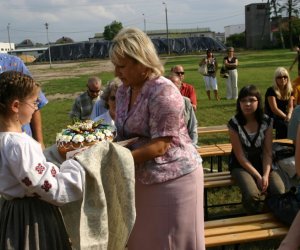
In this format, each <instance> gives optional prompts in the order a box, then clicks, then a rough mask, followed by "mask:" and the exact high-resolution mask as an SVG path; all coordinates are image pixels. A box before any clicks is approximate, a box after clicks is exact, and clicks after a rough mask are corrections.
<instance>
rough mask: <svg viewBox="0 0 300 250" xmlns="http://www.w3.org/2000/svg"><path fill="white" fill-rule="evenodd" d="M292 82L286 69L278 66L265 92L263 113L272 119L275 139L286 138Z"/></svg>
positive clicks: (290, 112) (290, 113)
mask: <svg viewBox="0 0 300 250" xmlns="http://www.w3.org/2000/svg"><path fill="white" fill-rule="evenodd" d="M292 91H293V88H292V84H291V80H290V76H289V73H288V71H287V70H286V69H285V68H283V67H278V68H277V69H276V70H275V73H274V82H273V86H272V87H269V88H268V89H267V91H266V94H265V113H266V114H267V115H269V116H270V117H271V118H273V120H274V125H273V128H274V129H275V131H276V135H275V137H276V139H283V138H287V127H288V123H289V121H290V119H291V115H292V112H293V96H292Z"/></svg>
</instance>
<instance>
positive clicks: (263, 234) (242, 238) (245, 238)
mask: <svg viewBox="0 0 300 250" xmlns="http://www.w3.org/2000/svg"><path fill="white" fill-rule="evenodd" d="M287 232H288V228H287V227H279V228H273V229H263V230H257V231H251V232H241V233H236V234H228V235H219V236H213V237H207V238H205V246H206V247H213V246H221V245H229V244H237V243H244V242H250V241H257V240H264V239H271V238H278V237H284V236H285V235H286V234H287Z"/></svg>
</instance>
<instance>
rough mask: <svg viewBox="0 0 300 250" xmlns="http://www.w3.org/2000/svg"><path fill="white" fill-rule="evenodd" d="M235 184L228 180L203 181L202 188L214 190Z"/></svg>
mask: <svg viewBox="0 0 300 250" xmlns="http://www.w3.org/2000/svg"><path fill="white" fill-rule="evenodd" d="M234 183H235V182H234V180H233V179H228V180H219V181H212V182H210V181H207V182H206V181H205V182H204V188H216V187H226V186H231V185H233V184H234Z"/></svg>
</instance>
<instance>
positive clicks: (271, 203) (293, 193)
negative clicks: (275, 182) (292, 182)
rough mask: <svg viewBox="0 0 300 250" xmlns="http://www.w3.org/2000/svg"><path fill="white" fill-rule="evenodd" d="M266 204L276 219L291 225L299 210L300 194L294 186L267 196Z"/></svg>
mask: <svg viewBox="0 0 300 250" xmlns="http://www.w3.org/2000/svg"><path fill="white" fill-rule="evenodd" d="M298 189H299V187H298ZM267 204H268V207H269V208H270V210H271V212H272V213H273V214H274V216H275V217H276V218H277V219H279V220H280V221H281V222H283V223H285V224H286V225H291V224H292V222H293V220H294V218H295V217H296V215H297V213H298V211H299V210H300V194H299V192H297V188H296V187H292V188H291V189H290V191H288V192H286V193H284V194H275V195H272V196H270V197H269V198H267Z"/></svg>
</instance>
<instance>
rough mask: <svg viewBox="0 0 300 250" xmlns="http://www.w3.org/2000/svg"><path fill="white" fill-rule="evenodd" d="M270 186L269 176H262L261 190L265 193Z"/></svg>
mask: <svg viewBox="0 0 300 250" xmlns="http://www.w3.org/2000/svg"><path fill="white" fill-rule="evenodd" d="M268 186H269V178H268V177H267V176H263V177H262V188H261V191H262V192H263V193H264V192H266V191H267V188H268Z"/></svg>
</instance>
